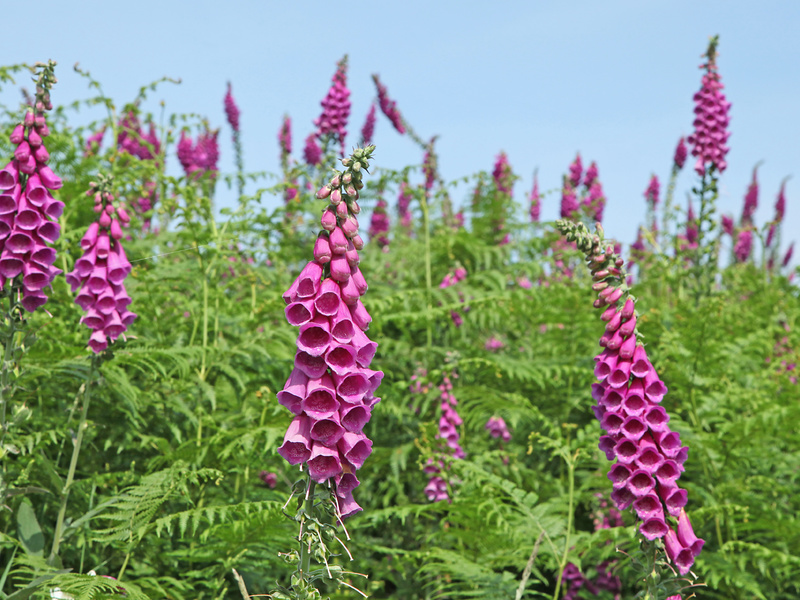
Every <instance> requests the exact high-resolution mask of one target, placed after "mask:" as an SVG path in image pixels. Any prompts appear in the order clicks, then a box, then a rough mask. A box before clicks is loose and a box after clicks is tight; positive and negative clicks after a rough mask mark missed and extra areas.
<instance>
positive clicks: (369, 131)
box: [361, 102, 375, 144]
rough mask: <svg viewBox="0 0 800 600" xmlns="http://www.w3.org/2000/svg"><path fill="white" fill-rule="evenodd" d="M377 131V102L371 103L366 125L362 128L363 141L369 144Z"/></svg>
mask: <svg viewBox="0 0 800 600" xmlns="http://www.w3.org/2000/svg"><path fill="white" fill-rule="evenodd" d="M374 133H375V103H374V102H373V103H372V104H370V107H369V112H368V113H367V118H366V120H365V121H364V126H363V127H362V128H361V143H362V144H369V143H370V142H371V141H372V136H373V134H374Z"/></svg>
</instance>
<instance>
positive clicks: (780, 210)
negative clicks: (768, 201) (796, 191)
mask: <svg viewBox="0 0 800 600" xmlns="http://www.w3.org/2000/svg"><path fill="white" fill-rule="evenodd" d="M785 214H786V180H785V179H784V180H783V181H781V189H780V191H779V192H778V199H777V200H776V201H775V222H776V223H780V222H781V221H783V217H784V215H785Z"/></svg>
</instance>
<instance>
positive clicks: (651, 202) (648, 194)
mask: <svg viewBox="0 0 800 600" xmlns="http://www.w3.org/2000/svg"><path fill="white" fill-rule="evenodd" d="M660 189H661V186H660V185H659V183H658V177H656V176H655V175H653V176H651V177H650V183H649V184H648V186H647V189H646V190H645V191H644V197H645V200H647V204H648V206H649V208H650V210H655V209H656V207H657V206H658V193H659V191H660Z"/></svg>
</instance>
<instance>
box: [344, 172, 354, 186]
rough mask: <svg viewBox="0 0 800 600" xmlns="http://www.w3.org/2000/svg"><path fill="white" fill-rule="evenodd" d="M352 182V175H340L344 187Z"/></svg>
mask: <svg viewBox="0 0 800 600" xmlns="http://www.w3.org/2000/svg"><path fill="white" fill-rule="evenodd" d="M352 180H353V174H352V173H350V172H348V173H345V174H344V175H342V183H343V184H345V185H350V182H351V181H352Z"/></svg>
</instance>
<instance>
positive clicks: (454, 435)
mask: <svg viewBox="0 0 800 600" xmlns="http://www.w3.org/2000/svg"><path fill="white" fill-rule="evenodd" d="M439 391H440V392H441V393H440V395H439V397H440V399H441V403H440V405H439V408H440V410H441V416H440V417H439V432H438V433H437V434H436V437H437V439H440V440H442V441H443V442H444V443H445V445H446V450H445V452H447V453H448V454H450V455H451V456H452V457H453V458H456V459H462V458H466V454H464V450H463V448H461V444H460V443H459V439H460V437H461V435H460V434H459V433H458V427H460V426H461V425H462V424H463V421H462V420H461V417H460V416H459V414H458V411H457V410H456V406H458V400H456V397H455V396H454V395H453V384H452V382H451V381H450V375H449V374H448V373H445V374H444V377H443V380H442V384H441V385H440V386H439ZM443 469H444V464H443V462H442V461H438V463H437V462H434V461H430V462H429V463H428V464H427V465H426V466H425V468H424V469H423V471H424V472H425V473H428V474H429V475H431V478H430V479H429V481H428V485H427V486H425V490H424V491H425V495H426V496H427V497H428V500H430V501H431V502H438V501H440V500H448V501H449V500H450V497H449V495H448V493H447V485H446V483H445V481H444V479H443V478H442V477H441V473H442V471H443Z"/></svg>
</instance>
